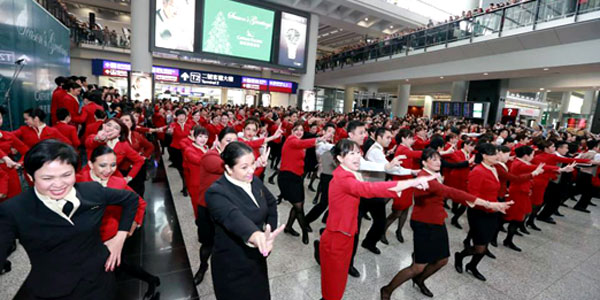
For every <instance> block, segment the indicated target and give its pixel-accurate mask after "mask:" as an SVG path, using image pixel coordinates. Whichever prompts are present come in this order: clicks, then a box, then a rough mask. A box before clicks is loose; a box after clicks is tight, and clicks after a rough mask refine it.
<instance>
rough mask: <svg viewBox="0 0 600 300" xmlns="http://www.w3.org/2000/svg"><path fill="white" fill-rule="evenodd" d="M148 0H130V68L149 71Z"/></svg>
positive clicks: (150, 64)
mask: <svg viewBox="0 0 600 300" xmlns="http://www.w3.org/2000/svg"><path fill="white" fill-rule="evenodd" d="M149 11H150V1H131V70H132V71H140V72H146V73H151V72H152V53H150V49H149V45H150V31H149V30H150V14H148V12H149Z"/></svg>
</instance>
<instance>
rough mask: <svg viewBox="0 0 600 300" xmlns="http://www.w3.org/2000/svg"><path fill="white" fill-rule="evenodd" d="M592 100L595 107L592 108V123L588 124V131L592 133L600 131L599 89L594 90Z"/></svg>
mask: <svg viewBox="0 0 600 300" xmlns="http://www.w3.org/2000/svg"><path fill="white" fill-rule="evenodd" d="M594 102H596V107H595V109H594V112H595V113H594V114H593V115H592V122H591V123H592V124H590V131H591V132H593V133H596V134H598V133H600V91H595V96H594Z"/></svg>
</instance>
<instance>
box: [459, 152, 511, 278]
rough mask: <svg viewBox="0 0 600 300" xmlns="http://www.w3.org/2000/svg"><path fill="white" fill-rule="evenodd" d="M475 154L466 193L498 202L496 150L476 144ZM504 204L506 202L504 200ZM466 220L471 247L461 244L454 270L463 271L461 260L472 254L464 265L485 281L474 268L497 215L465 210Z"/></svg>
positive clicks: (488, 210) (489, 236) (481, 255)
mask: <svg viewBox="0 0 600 300" xmlns="http://www.w3.org/2000/svg"><path fill="white" fill-rule="evenodd" d="M477 152H478V153H477V155H478V158H479V161H480V163H479V164H478V165H477V166H476V167H475V168H473V170H471V172H470V173H469V179H468V180H469V182H468V191H469V193H470V194H472V195H474V196H476V197H478V198H481V199H484V200H487V201H489V202H494V203H501V202H498V191H499V190H500V179H499V177H498V171H496V168H495V167H494V165H495V164H496V163H497V162H498V150H497V149H496V146H494V145H492V144H490V143H484V144H480V145H479V146H478V147H477ZM505 203H506V202H505ZM467 219H468V221H469V233H468V235H469V236H470V237H471V238H472V239H473V245H474V246H473V247H465V249H464V250H463V251H462V252H456V253H455V254H454V259H455V260H454V267H455V268H456V271H457V272H458V273H462V272H463V263H462V261H463V259H464V258H465V257H467V256H470V255H473V258H472V259H471V262H469V263H468V264H467V266H466V270H467V271H470V272H471V273H472V274H473V276H475V278H477V279H479V280H482V281H485V280H486V278H485V277H484V276H483V275H482V274H481V273H480V272H479V271H478V270H477V265H478V264H479V262H480V261H481V259H483V256H484V255H485V252H486V250H487V245H488V244H489V243H490V242H491V241H492V239H493V237H494V234H495V233H496V230H497V229H498V215H497V214H495V211H493V210H490V209H486V210H474V209H472V208H469V209H468V210H467Z"/></svg>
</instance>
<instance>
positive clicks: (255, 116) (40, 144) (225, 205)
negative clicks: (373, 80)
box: [0, 77, 600, 300]
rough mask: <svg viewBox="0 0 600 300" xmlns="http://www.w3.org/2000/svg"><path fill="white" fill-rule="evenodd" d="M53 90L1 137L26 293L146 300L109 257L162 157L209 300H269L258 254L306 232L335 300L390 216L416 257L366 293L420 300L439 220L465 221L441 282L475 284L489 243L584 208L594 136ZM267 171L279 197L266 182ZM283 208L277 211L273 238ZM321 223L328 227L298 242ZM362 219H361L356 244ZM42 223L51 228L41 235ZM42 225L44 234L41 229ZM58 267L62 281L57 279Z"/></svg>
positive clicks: (131, 269)
mask: <svg viewBox="0 0 600 300" xmlns="http://www.w3.org/2000/svg"><path fill="white" fill-rule="evenodd" d="M75 79H79V82H77V80H75ZM56 82H57V85H58V86H57V88H56V90H55V91H54V93H53V96H52V106H51V112H50V116H46V113H45V112H44V111H42V110H41V109H39V108H31V109H28V110H26V111H25V112H24V114H23V118H24V120H25V124H26V125H23V126H22V127H20V128H18V129H17V130H15V131H12V132H11V131H0V158H1V163H0V201H1V202H2V203H1V204H0V264H1V265H0V266H2V273H5V272H9V271H10V270H11V263H10V262H9V261H8V260H7V258H8V256H9V255H10V253H11V252H12V251H14V249H15V245H16V244H15V240H16V239H19V240H20V243H21V244H22V245H23V246H24V248H25V250H26V251H27V252H28V254H29V256H30V260H31V263H32V265H33V268H32V273H31V275H30V276H29V278H28V280H27V282H26V289H27V290H29V291H30V292H31V293H32V295H33V296H32V298H34V299H37V298H36V297H38V298H44V297H55V298H60V299H63V298H64V299H72V298H73V297H75V296H77V297H81V299H83V298H85V299H111V298H112V297H114V292H115V286H114V284H113V283H112V282H113V281H114V277H110V275H106V274H109V273H110V274H112V272H111V271H113V270H115V269H117V270H121V271H123V272H125V273H127V274H128V275H130V276H133V277H135V278H138V279H140V280H143V281H145V282H147V283H148V289H147V292H146V293H145V295H144V297H145V299H152V298H153V297H155V296H156V294H157V293H156V289H157V287H158V286H159V285H160V279H159V278H158V277H156V276H154V275H152V274H149V273H148V272H146V271H145V270H143V269H142V268H141V267H140V266H138V265H135V264H133V263H130V262H127V261H123V260H122V259H121V257H120V252H121V249H122V247H123V243H124V242H125V241H126V238H127V237H128V236H131V235H132V234H134V233H135V231H136V229H137V228H139V227H140V226H141V224H142V223H143V218H144V210H145V205H146V204H145V201H144V200H143V197H144V192H145V191H144V182H145V180H146V176H147V175H146V173H147V172H146V169H147V168H148V167H153V166H155V164H156V162H158V161H160V159H161V157H162V153H163V151H168V154H169V160H170V161H171V166H172V167H174V168H176V169H177V170H178V173H179V175H180V176H181V179H182V181H183V183H184V184H183V189H182V191H181V193H183V195H184V196H189V197H190V199H191V204H192V208H193V211H194V214H195V217H196V225H197V229H198V241H199V242H200V243H201V247H200V251H199V254H198V255H199V257H200V268H199V270H198V271H197V272H196V273H195V276H194V282H195V283H196V284H200V283H202V281H203V279H204V276H205V274H206V272H207V271H208V270H209V266H210V267H211V268H210V269H211V273H212V278H213V285H214V290H215V293H216V297H217V299H269V298H270V289H269V278H268V270H267V263H266V260H267V258H268V256H269V254H270V252H271V251H273V250H274V245H275V239H276V237H277V236H278V235H279V234H280V233H284V234H288V235H291V236H294V237H300V240H301V242H302V243H303V244H309V243H310V236H311V233H312V235H313V237H315V236H318V238H316V239H314V241H313V247H314V258H315V260H316V261H317V262H318V263H319V264H320V265H321V290H322V296H323V299H326V300H332V299H342V298H343V295H344V290H345V287H346V283H347V280H348V275H350V276H352V277H359V276H360V273H359V271H358V270H357V269H356V268H355V267H354V256H355V254H356V251H357V247H358V245H360V246H361V247H363V248H365V249H367V250H369V251H370V252H372V253H373V254H374V255H379V254H381V250H380V249H379V248H378V246H377V245H378V243H380V242H381V243H383V244H389V241H388V239H387V234H386V233H387V231H388V229H389V228H390V227H391V226H392V225H393V224H394V223H396V222H397V225H396V226H395V230H394V232H395V234H394V236H395V237H396V239H397V240H398V241H399V242H400V243H404V242H406V240H407V239H408V238H406V237H404V236H403V235H402V228H403V226H404V225H405V223H406V221H407V220H410V222H409V224H410V227H411V229H412V232H413V236H412V241H413V243H414V251H413V253H412V259H413V261H412V263H411V265H410V266H407V267H406V268H404V269H402V270H399V272H398V274H396V275H395V276H394V277H393V278H391V281H390V282H389V284H387V285H386V286H384V287H381V291H380V293H381V295H380V297H381V299H390V298H391V295H392V293H393V292H394V290H395V289H396V288H398V287H399V286H400V285H401V284H403V283H404V282H405V281H408V280H412V282H413V284H414V285H416V286H417V287H418V289H419V290H420V291H421V293H423V294H424V295H426V296H429V297H433V293H432V292H431V291H430V290H429V289H428V287H427V285H426V284H425V281H426V280H427V279H428V278H429V277H431V276H432V275H433V274H435V273H436V272H437V271H438V270H439V269H441V268H442V267H443V266H445V265H446V264H447V263H448V260H449V258H450V253H451V252H450V247H449V241H448V233H447V228H446V225H445V224H446V221H445V220H446V218H447V217H448V215H449V214H451V215H452V218H451V220H450V224H451V225H452V226H454V227H457V228H462V225H461V222H460V220H461V217H462V215H463V214H464V213H465V212H466V219H467V224H468V226H469V230H468V234H467V236H466V237H465V240H464V248H463V249H460V251H456V252H455V253H454V267H455V269H456V271H457V272H458V273H463V271H467V272H469V273H470V274H472V275H473V276H474V277H475V278H477V279H479V280H482V281H485V280H486V277H485V275H484V274H482V273H481V272H480V271H479V269H478V265H479V264H480V263H481V262H482V260H483V259H484V258H485V257H486V256H487V257H490V258H496V256H495V255H494V254H493V253H492V252H491V251H490V248H489V245H492V246H497V244H498V238H499V236H500V234H499V232H506V236H505V238H504V240H503V242H502V244H503V245H504V246H506V247H508V248H510V249H512V250H514V251H522V249H521V248H520V247H518V242H519V239H521V238H525V237H524V235H523V234H525V235H528V234H532V232H530V231H529V230H534V231H540V230H541V229H540V228H539V227H538V226H537V225H536V221H542V222H546V223H550V224H556V223H557V221H556V220H555V219H554V217H555V216H563V215H562V214H561V213H560V211H559V209H560V208H561V207H563V206H567V204H566V203H567V201H568V200H569V199H575V198H574V197H575V196H577V195H580V198H579V200H578V201H577V203H576V204H575V205H574V206H573V209H575V210H578V211H580V212H584V213H589V212H590V211H589V210H588V209H587V207H588V205H594V204H593V203H592V202H591V199H592V198H593V197H594V196H595V195H596V192H597V189H598V188H597V187H598V186H600V179H599V178H598V176H597V174H596V166H597V165H598V164H600V143H599V142H598V138H597V136H595V135H593V134H591V133H584V134H583V135H574V134H572V133H570V132H568V131H556V130H545V129H543V128H539V127H537V128H528V127H525V126H522V125H514V124H510V125H502V124H495V125H494V126H487V125H481V124H476V123H473V122H471V121H469V120H464V119H430V118H417V117H412V116H406V117H403V118H397V117H396V118H393V119H392V118H390V117H389V116H387V115H384V114H382V113H380V114H375V113H373V112H351V113H347V114H338V113H331V112H304V111H299V110H296V109H295V108H290V107H288V108H279V107H277V108H264V107H260V108H258V107H246V106H241V107H239V106H231V105H224V106H222V105H208V106H205V105H203V104H202V103H185V104H183V103H177V102H172V101H171V100H157V101H155V102H154V103H151V102H150V101H146V102H135V103H132V102H130V101H127V100H124V101H114V102H113V101H111V102H112V103H110V104H107V103H106V99H107V94H110V92H109V91H110V89H108V88H97V87H94V86H89V87H86V88H85V90H84V91H83V93H82V82H81V78H79V77H71V78H57V80H56ZM3 114H4V111H2V114H0V126H1V125H2V120H3V119H2V115H3ZM268 168H270V169H271V170H270V173H271V176H270V177H269V178H268V179H267V180H268V181H269V182H270V183H272V184H275V180H274V179H275V177H277V182H276V184H277V186H278V188H279V193H276V194H277V195H273V194H272V192H273V191H272V190H269V188H267V186H266V185H265V184H264V183H263V181H264V180H265V173H266V171H267V169H268ZM20 170H23V172H22V176H21V175H20V174H19V172H20ZM317 180H318V187H317V188H316V197H315V199H314V201H313V203H314V204H315V205H314V206H313V207H312V209H311V210H310V211H309V212H308V213H305V211H304V207H305V202H306V199H305V192H304V191H305V182H306V181H308V186H309V187H310V189H314V187H313V182H316V181H317ZM89 182H92V183H93V182H95V183H97V185H93V184H92V183H89ZM575 187H576V188H575ZM104 188H110V189H119V190H125V191H126V192H115V191H112V190H111V191H109V192H106V193H103V192H102V191H101V189H104ZM94 191H95V194H93V193H92V192H94ZM98 193H99V194H98ZM36 199H39V201H41V203H43V205H44V206H45V207H46V208H48V209H46V210H43V209H42V210H40V208H44V207H42V206H38V205H37V204H36V203H38V202H39V201H35V200H36ZM283 200H286V201H288V202H289V203H290V204H291V209H290V213H289V215H288V218H287V221H286V222H285V223H284V224H283V223H282V224H283V225H281V226H279V227H278V224H279V222H278V215H277V205H279V204H281V205H284V204H282V203H283V202H282V201H283ZM449 201H450V202H452V203H451V205H449V204H450V202H449ZM388 204H390V205H391V212H390V213H389V214H387V213H386V212H387V211H388V209H387V206H388ZM117 206H120V207H117ZM90 207H91V208H90ZM98 207H101V208H102V209H101V210H94V209H95V208H98ZM92 212H93V213H92ZM27 213H30V215H31V216H28V217H24V216H25V215H27ZM386 214H387V215H386ZM321 218H322V221H323V223H326V225H325V227H324V228H320V230H317V228H316V227H315V230H314V231H313V228H312V227H313V226H316V225H315V222H316V221H317V220H319V219H321ZM363 219H368V220H371V226H370V228H369V230H368V232H367V233H366V234H365V236H364V238H363V239H362V242H360V228H361V223H362V221H363ZM296 220H297V221H298V222H297V223H298V226H297V227H296V229H294V226H295V223H296ZM64 221H67V222H64ZM44 222H54V223H51V224H54V225H53V226H54V227H52V226H50V228H48V226H46V228H45V229H44V230H38V229H39V228H40V227H42V226H44V225H47V224H48V223H44ZM61 222H62V223H61ZM463 224H464V222H463ZM506 224H508V226H506V227H505V225H506ZM73 227H75V230H74V229H73ZM297 229H299V232H298V231H297ZM48 230H50V231H49V232H46V233H45V234H49V236H52V237H54V239H50V240H49V239H48V238H46V237H44V236H42V235H41V234H42V233H44V232H45V231H48ZM515 236H518V237H515ZM359 242H360V243H359ZM102 245H106V247H102ZM44 249H51V250H50V251H45V250H44ZM106 249H108V251H106ZM456 250H459V249H456ZM74 253H76V254H74ZM70 256H71V257H73V259H72V260H67V261H65V259H64V258H65V257H70ZM56 257H61V259H54V258H56ZM91 257H93V258H94V259H91ZM468 257H470V259H469V261H468V263H466V264H464V261H465V260H466V259H467V258H468ZM497 259H502V258H501V257H500V258H497ZM209 260H210V263H209ZM57 264H61V265H57ZM105 271H106V272H105ZM57 272H61V274H62V273H66V274H68V276H66V277H67V278H66V279H64V280H63V281H57V279H56V278H55V277H60V276H59V273H57ZM100 273H102V274H101V275H100ZM40 286H41V287H43V288H40Z"/></svg>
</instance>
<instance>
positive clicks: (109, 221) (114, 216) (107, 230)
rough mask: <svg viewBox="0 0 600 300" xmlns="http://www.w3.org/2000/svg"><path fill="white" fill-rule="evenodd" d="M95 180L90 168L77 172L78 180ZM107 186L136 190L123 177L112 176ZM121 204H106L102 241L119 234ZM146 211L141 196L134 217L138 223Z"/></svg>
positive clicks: (144, 202) (101, 233)
mask: <svg viewBox="0 0 600 300" xmlns="http://www.w3.org/2000/svg"><path fill="white" fill-rule="evenodd" d="M88 181H93V180H92V177H91V175H90V170H83V171H81V173H79V174H77V182H88ZM106 187H107V188H111V189H117V190H128V191H130V192H134V190H132V189H131V188H130V187H129V186H128V185H127V181H125V179H123V178H122V177H117V176H111V177H110V178H108V183H107V184H106ZM122 210H123V209H122V208H121V206H118V205H108V206H106V210H105V211H104V216H103V217H102V223H101V224H100V237H101V238H102V241H103V242H105V241H107V240H110V239H111V238H112V237H114V236H115V235H117V232H118V231H119V220H121V212H122ZM145 211H146V201H144V199H142V197H139V200H138V208H137V212H136V214H135V218H134V219H133V220H134V221H135V222H136V223H137V224H138V225H142V222H143V221H144V213H145Z"/></svg>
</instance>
